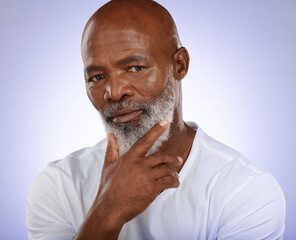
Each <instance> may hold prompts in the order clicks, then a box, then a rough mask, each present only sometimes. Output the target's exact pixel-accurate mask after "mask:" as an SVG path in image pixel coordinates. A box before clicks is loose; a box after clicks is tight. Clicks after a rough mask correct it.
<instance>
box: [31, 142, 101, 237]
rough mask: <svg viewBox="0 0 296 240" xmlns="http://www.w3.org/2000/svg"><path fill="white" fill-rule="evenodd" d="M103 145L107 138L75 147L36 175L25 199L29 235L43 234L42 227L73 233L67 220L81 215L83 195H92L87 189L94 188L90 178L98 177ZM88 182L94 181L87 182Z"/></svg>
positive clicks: (84, 196)
mask: <svg viewBox="0 0 296 240" xmlns="http://www.w3.org/2000/svg"><path fill="white" fill-rule="evenodd" d="M105 148H106V141H105V140H103V141H101V142H99V143H98V144H96V145H95V146H93V147H89V148H84V149H81V150H78V151H76V152H73V153H71V154H69V155H67V156H66V157H65V158H63V159H61V160H57V161H54V162H50V163H48V165H47V166H46V168H45V169H44V170H43V171H42V172H41V173H39V174H38V176H37V177H36V178H35V179H34V181H33V183H32V185H31V188H30V190H29V192H28V195H27V199H26V226H27V228H28V229H29V236H37V235H38V234H43V233H44V229H47V230H48V231H49V230H50V231H52V232H53V234H57V233H59V231H60V230H62V231H65V232H68V233H69V234H70V235H71V234H72V233H73V227H76V226H74V225H72V224H71V225H70V224H69V222H71V223H75V221H73V219H72V218H75V217H73V216H72V215H74V214H76V215H77V214H80V212H81V210H80V209H81V208H83V207H85V206H84V205H83V203H84V202H85V199H84V198H86V199H88V198H90V197H93V196H90V194H89V192H90V191H92V190H93V189H95V188H97V185H95V184H98V181H93V180H94V178H96V179H95V180H97V179H98V178H99V177H100V176H99V175H100V172H101V168H102V166H103V161H104V156H105ZM91 182H94V183H93V184H90V183H91ZM92 192H95V191H92ZM69 209H73V211H69ZM72 212H74V213H72ZM77 225H78V223H77ZM70 235H65V236H70ZM55 236H56V235H55ZM63 236H64V235H63ZM65 238H66V237H65Z"/></svg>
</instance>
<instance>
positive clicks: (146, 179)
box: [77, 120, 183, 239]
mask: <svg viewBox="0 0 296 240" xmlns="http://www.w3.org/2000/svg"><path fill="white" fill-rule="evenodd" d="M168 125H169V123H168V122H167V121H164V120H163V121H160V122H159V123H158V124H156V125H155V126H153V127H152V128H151V129H150V130H149V131H148V132H147V133H146V134H145V135H144V136H143V137H142V138H141V139H139V140H138V141H137V142H136V143H135V144H134V145H133V146H132V147H131V148H130V149H129V150H128V151H127V152H126V153H125V154H124V155H123V156H122V157H119V152H118V145H117V141H116V139H115V137H114V136H113V135H112V134H108V146H107V149H106V156H105V161H104V166H103V169H102V175H101V182H100V186H99V191H98V194H97V196H96V199H95V201H94V203H93V205H92V207H91V209H90V211H89V213H88V216H87V217H86V219H85V221H84V223H83V224H82V227H81V229H80V231H79V232H78V235H77V239H94V237H95V236H96V238H95V239H117V237H118V235H119V232H120V230H121V228H122V226H123V225H124V223H126V222H128V221H130V220H131V219H133V218H134V217H136V216H137V215H139V214H140V213H141V212H143V211H144V210H145V209H146V208H147V207H148V206H149V205H150V203H151V202H152V201H153V200H154V199H155V198H156V197H157V196H158V194H159V193H160V192H162V191H163V190H165V189H168V188H177V187H178V186H179V184H180V183H179V180H178V178H179V176H178V173H177V172H176V169H177V168H178V167H180V166H181V165H182V163H183V161H182V158H181V157H177V156H173V155H169V154H164V153H159V152H158V153H155V154H153V155H150V156H148V157H146V154H147V153H148V151H149V149H150V148H151V146H152V145H153V144H154V143H155V141H156V140H157V139H158V138H159V137H160V136H161V135H162V134H163V133H164V132H165V130H166V129H167V128H168ZM98 237H101V238H98Z"/></svg>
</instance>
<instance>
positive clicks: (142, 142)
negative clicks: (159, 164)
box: [128, 120, 169, 157]
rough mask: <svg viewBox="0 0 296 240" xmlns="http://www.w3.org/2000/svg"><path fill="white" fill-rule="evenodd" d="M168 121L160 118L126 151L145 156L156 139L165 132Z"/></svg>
mask: <svg viewBox="0 0 296 240" xmlns="http://www.w3.org/2000/svg"><path fill="white" fill-rule="evenodd" d="M168 126H169V122H168V121H167V120H161V121H160V122H159V123H157V124H155V125H154V126H153V127H152V128H151V129H150V130H149V131H148V132H147V133H146V134H145V135H144V136H143V137H141V138H140V139H139V140H138V141H137V142H136V143H135V144H134V145H133V146H132V147H131V148H130V150H129V151H128V153H129V154H133V155H134V154H136V155H137V156H140V157H145V156H146V154H147V153H148V151H149V149H150V148H151V147H152V145H153V144H154V143H155V142H156V140H157V139H158V138H159V137H160V136H161V135H162V134H163V133H164V132H165V130H166V129H167V128H168Z"/></svg>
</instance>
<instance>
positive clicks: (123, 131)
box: [101, 79, 176, 156]
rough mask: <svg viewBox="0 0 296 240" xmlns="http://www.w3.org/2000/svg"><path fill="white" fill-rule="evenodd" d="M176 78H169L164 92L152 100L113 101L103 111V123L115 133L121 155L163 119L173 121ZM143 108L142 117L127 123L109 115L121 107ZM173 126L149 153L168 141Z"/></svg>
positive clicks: (109, 130) (107, 129)
mask: <svg viewBox="0 0 296 240" xmlns="http://www.w3.org/2000/svg"><path fill="white" fill-rule="evenodd" d="M175 85H176V84H175V80H174V79H169V80H168V82H167V84H166V86H165V89H164V91H163V93H162V94H161V95H160V96H159V97H157V98H156V99H154V100H153V101H151V102H132V101H122V102H118V103H113V104H112V105H110V106H108V107H107V108H105V109H104V111H103V112H102V113H101V117H102V120H103V123H104V125H105V129H106V132H107V133H113V135H114V136H115V137H116V139H117V144H118V147H119V156H122V155H123V154H124V153H125V152H126V151H128V150H129V149H130V148H131V146H132V145H134V143H135V142H136V141H138V140H139V139H140V138H141V137H142V136H143V135H144V134H145V133H147V132H148V131H149V130H150V129H151V128H152V127H153V126H154V125H155V124H156V123H158V122H159V121H161V120H167V121H168V122H169V123H172V122H173V119H174V110H175V105H176V104H175V92H176V86H175ZM135 108H138V109H142V111H143V112H142V115H141V116H140V119H138V120H135V121H130V122H125V123H116V122H114V121H113V119H112V118H110V117H109V116H110V115H111V114H112V113H113V112H114V111H117V110H121V109H135ZM170 130H171V127H170V126H169V127H168V128H167V129H166V131H165V132H164V133H163V134H162V135H161V136H160V137H159V138H158V139H157V140H156V142H155V143H154V144H153V145H152V147H151V148H150V150H149V152H148V153H147V156H148V155H151V154H153V153H155V152H157V151H158V149H159V147H160V146H161V145H162V143H163V142H165V141H167V140H168V138H169V136H170Z"/></svg>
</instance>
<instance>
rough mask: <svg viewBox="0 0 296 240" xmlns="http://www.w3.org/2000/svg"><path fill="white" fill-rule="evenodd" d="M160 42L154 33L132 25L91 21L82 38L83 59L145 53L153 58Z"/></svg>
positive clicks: (112, 57)
mask: <svg viewBox="0 0 296 240" xmlns="http://www.w3.org/2000/svg"><path fill="white" fill-rule="evenodd" d="M158 48H159V43H158V41H157V40H156V38H155V37H154V36H153V33H147V32H145V31H141V30H139V29H136V28H134V27H133V28H132V27H122V26H118V25H113V24H112V23H110V24H104V25H98V24H96V23H91V24H90V25H89V26H88V28H87V29H86V31H85V33H84V37H83V39H82V57H83V61H84V62H85V61H87V60H90V59H93V58H96V59H100V58H106V57H108V58H111V59H115V58H120V57H122V56H123V55H126V54H134V53H138V54H144V55H147V56H149V57H151V58H153V57H155V55H156V53H157V52H158V50H159V49H158Z"/></svg>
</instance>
